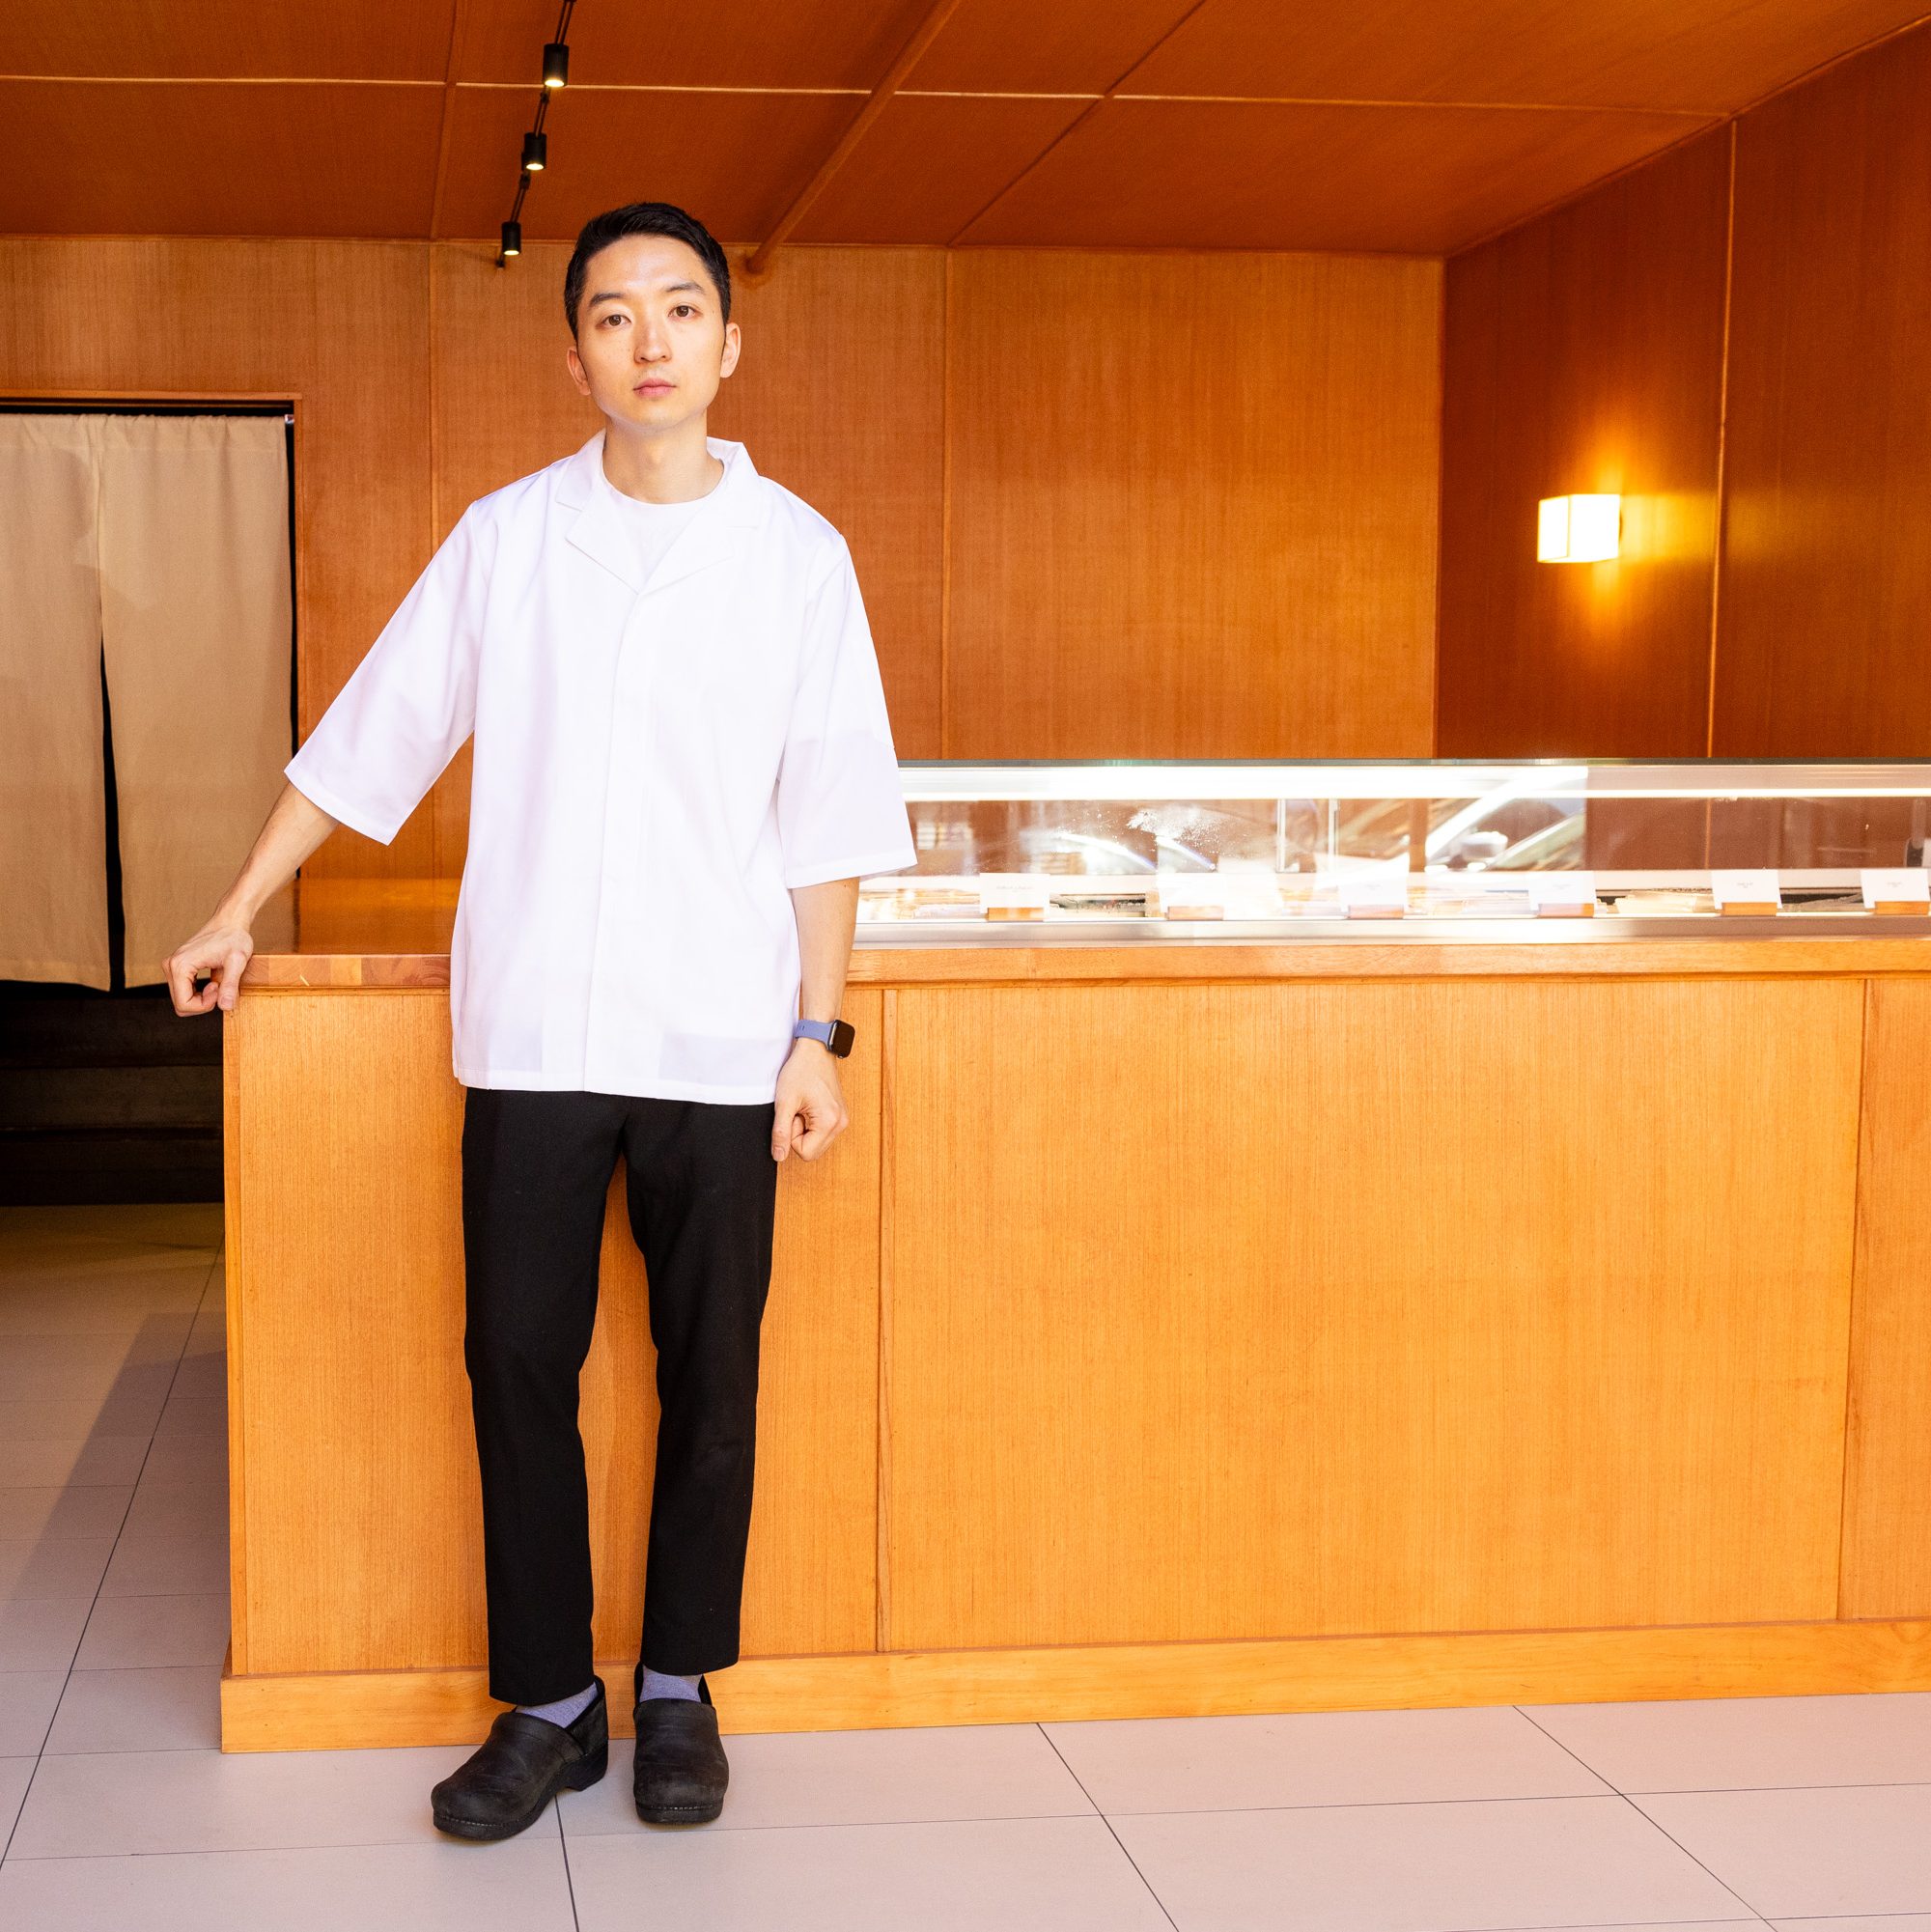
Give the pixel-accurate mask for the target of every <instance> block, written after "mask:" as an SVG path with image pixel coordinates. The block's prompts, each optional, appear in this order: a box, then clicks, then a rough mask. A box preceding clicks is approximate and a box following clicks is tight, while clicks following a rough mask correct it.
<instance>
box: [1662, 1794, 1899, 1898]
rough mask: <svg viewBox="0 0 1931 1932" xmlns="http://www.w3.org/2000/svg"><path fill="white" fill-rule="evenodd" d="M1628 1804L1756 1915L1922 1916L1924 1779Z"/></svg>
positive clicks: (1681, 1796) (1678, 1796)
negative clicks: (1693, 1857) (1721, 1882)
mask: <svg viewBox="0 0 1931 1932" xmlns="http://www.w3.org/2000/svg"><path fill="white" fill-rule="evenodd" d="M1634 1802H1635V1803H1636V1804H1637V1805H1639V1806H1641V1807H1642V1809H1643V1810H1644V1811H1646V1812H1647V1813H1648V1814H1649V1815H1650V1816H1651V1817H1652V1818H1654V1819H1655V1820H1656V1821H1657V1823H1658V1824H1659V1825H1661V1826H1662V1827H1663V1829H1664V1830H1665V1832H1667V1833H1668V1834H1669V1835H1670V1836H1671V1837H1672V1838H1674V1839H1676V1841H1677V1842H1678V1843H1679V1844H1681V1845H1683V1846H1684V1847H1685V1848H1686V1849H1687V1850H1689V1851H1690V1852H1691V1853H1692V1854H1693V1855H1694V1856H1695V1857H1696V1858H1698V1859H1700V1860H1701V1861H1702V1862H1703V1863H1704V1864H1706V1865H1708V1866H1709V1868H1710V1869H1711V1870H1712V1871H1713V1872H1715V1873H1716V1874H1717V1876H1718V1877H1719V1878H1721V1880H1722V1881H1723V1883H1724V1884H1725V1885H1727V1886H1729V1887H1730V1888H1731V1890H1734V1891H1735V1892H1737V1894H1738V1895H1739V1896H1740V1897H1742V1898H1744V1899H1746V1900H1747V1901H1748V1902H1749V1906H1750V1908H1751V1909H1752V1910H1753V1911H1755V1912H1759V1913H1761V1914H1762V1915H1763V1917H1764V1918H1824V1917H1832V1916H1835V1917H1852V1916H1856V1915H1860V1914H1869V1915H1876V1914H1881V1913H1890V1912H1916V1913H1926V1914H1931V1784H1861V1785H1834V1786H1825V1787H1822V1788H1819V1789H1811V1790H1798V1791H1683V1792H1673V1793H1656V1794H1652V1795H1650V1796H1648V1797H1643V1798H1637V1800H1635V1801H1634Z"/></svg>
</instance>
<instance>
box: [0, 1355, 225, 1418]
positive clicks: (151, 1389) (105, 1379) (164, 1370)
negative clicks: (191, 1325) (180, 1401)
mask: <svg viewBox="0 0 1931 1932" xmlns="http://www.w3.org/2000/svg"><path fill="white" fill-rule="evenodd" d="M176 1368H177V1362H176V1358H174V1357H173V1356H169V1357H167V1358H164V1359H162V1360H157V1361H86V1360H74V1361H70V1362H49V1363H48V1364H47V1365H46V1366H45V1367H44V1368H35V1367H32V1366H16V1365H15V1362H14V1351H13V1346H12V1343H11V1342H10V1343H9V1344H8V1345H7V1346H6V1347H4V1348H0V1410H5V1409H9V1408H13V1407H14V1406H15V1405H19V1406H20V1408H21V1410H22V1412H23V1413H29V1414H31V1413H32V1407H31V1406H32V1405H33V1404H36V1403H42V1402H47V1403H60V1404H63V1405H66V1413H67V1414H73V1413H75V1412H74V1410H73V1407H72V1405H74V1404H76V1403H78V1404H81V1405H83V1407H85V1406H86V1405H90V1404H91V1405H92V1407H93V1409H94V1412H95V1414H96V1415H97V1416H98V1417H104V1418H111V1421H110V1420H102V1421H99V1422H98V1423H90V1422H82V1423H80V1424H78V1425H77V1426H76V1425H74V1424H72V1423H69V1424H67V1425H66V1426H64V1427H58V1428H52V1429H49V1428H46V1427H44V1426H41V1427H36V1428H34V1429H31V1430H27V1429H22V1430H21V1433H22V1434H23V1435H35V1436H66V1435H74V1434H81V1433H85V1432H87V1431H89V1430H90V1429H92V1428H94V1427H97V1426H98V1427H101V1428H107V1429H111V1431H112V1433H113V1434H115V1435H130V1434H132V1433H133V1427H134V1426H138V1427H144V1428H152V1426H153V1423H154V1417H155V1416H156V1415H158V1414H160V1413H161V1404H162V1403H163V1402H164V1401H165V1400H166V1399H167V1393H168V1388H169V1386H170V1385H171V1384H172V1383H173V1381H174V1379H175V1373H176ZM197 1392H198V1393H205V1392H206V1391H197ZM137 1412H141V1413H145V1414H146V1415H147V1418H148V1419H147V1421H146V1422H145V1423H142V1424H138V1425H133V1426H130V1425H129V1424H128V1422H127V1421H126V1417H127V1416H129V1415H131V1414H135V1413H137Z"/></svg>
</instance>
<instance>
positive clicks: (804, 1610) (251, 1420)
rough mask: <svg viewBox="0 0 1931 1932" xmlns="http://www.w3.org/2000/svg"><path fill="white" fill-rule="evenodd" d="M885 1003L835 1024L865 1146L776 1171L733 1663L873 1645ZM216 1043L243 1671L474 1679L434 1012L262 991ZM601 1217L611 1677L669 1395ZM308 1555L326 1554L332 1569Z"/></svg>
mask: <svg viewBox="0 0 1931 1932" xmlns="http://www.w3.org/2000/svg"><path fill="white" fill-rule="evenodd" d="M848 1007H849V1010H850V1011H851V1013H852V1017H853V1020H854V1024H855V1026H856V1027H857V1029H858V1042H859V1044H858V1046H857V1047H856V1048H855V1049H854V1052H853V1056H852V1059H851V1061H850V1062H849V1063H848V1070H847V1071H846V1073H845V1075H844V1085H845V1092H846V1097H847V1100H848V1101H849V1103H850V1104H851V1108H852V1116H853V1118H852V1125H851V1126H850V1128H849V1129H848V1130H847V1132H846V1134H844V1136H843V1137H842V1139H841V1140H840V1142H839V1145H838V1147H837V1148H836V1149H835V1150H833V1152H832V1154H831V1155H829V1156H828V1157H827V1158H826V1160H825V1161H824V1162H822V1163H812V1162H786V1163H785V1167H784V1170H783V1171H782V1172H781V1174H780V1176H779V1184H778V1185H779V1192H778V1225H777V1250H776V1255H775V1258H774V1262H773V1268H772V1282H771V1294H770V1304H769V1306H768V1308H767V1311H766V1317H765V1330H764V1336H765V1350H764V1365H763V1374H762V1388H761V1397H760V1423H759V1474H758V1499H757V1504H756V1512H755V1516H754V1520H753V1525H752V1536H751V1550H750V1555H749V1561H748V1566H747V1572H746V1583H745V1608H744V1646H745V1650H746V1653H747V1654H749V1655H767V1656H770V1655H794V1654H798V1653H804V1652H824V1651H851V1650H862V1649H869V1648H870V1647H871V1645H872V1643H873V1640H874V1636H875V1610H874V1603H875V1595H874V1592H875V1581H874V1580H875V1576H876V1566H877V1500H876V1498H877V1470H878V1462H877V1457H878V1425H877V1386H878V1279H879V1269H878V1258H879V1191H878V1189H879V1184H878V1169H879V1131H880V1130H879V1069H880V1066H881V1063H882V1060H881V1047H880V1031H881V1028H880V1013H881V1008H882V994H878V993H876V992H859V993H856V994H854V996H853V998H852V1000H851V1001H850V1002H848ZM230 1024H231V1026H233V1027H236V1028H238V1029H239V1031H238V1033H236V1035H235V1036H234V1037H233V1038H232V1039H231V1040H230V1043H229V1069H230V1079H229V1108H230V1112H229V1119H228V1131H229V1146H230V1149H231V1153H232V1154H233V1155H234V1159H233V1161H232V1162H231V1166H230V1172H229V1187H228V1213H229V1226H230V1230H231V1247H230V1254H231V1262H230V1274H229V1283H230V1286H229V1295H230V1307H231V1311H232V1313H231V1319H232V1322H233V1324H234V1326H233V1329H232V1330H231V1333H232V1337H233V1339H232V1340H231V1355H230V1364H229V1372H230V1395H231V1401H232V1404H233V1410H232V1417H231V1432H230V1440H231V1453H232V1458H233V1466H234V1467H233V1474H234V1485H235V1488H234V1493H235V1501H236V1512H237V1521H238V1526H239V1527H238V1533H237V1535H236V1538H235V1544H234V1552H233V1556H234V1595H235V1604H236V1621H235V1658H234V1667H235V1668H236V1669H237V1670H238V1671H252V1672H257V1673H263V1672H267V1673H272V1672H275V1671H277V1670H286V1669H295V1668H299V1669H323V1670H354V1669H363V1668H374V1667H382V1666H386V1667H390V1668H396V1667H405V1668H414V1669H432V1668H436V1667H443V1666H459V1665H473V1664H477V1663H480V1662H481V1661H482V1659H483V1656H484V1621H483V1577H482V1527H481V1518H480V1513H479V1508H480V1505H479V1503H478V1499H477V1494H476V1473H475V1450H474V1446H473V1440H472V1436H471V1424H470V1417H469V1394H468V1383H467V1380H466V1378H465V1376H464V1373H463V1366H462V1322H463V1314H462V1307H463V1295H462V1221H461V1206H460V1195H461V1190H460V1182H459V1166H458V1148H459V1146H460V1141H461V1134H462V1090H461V1088H459V1087H458V1086H457V1084H456V1082H455V1080H454V1078H452V1076H451V1074H450V1069H449V1002H448V996H447V994H446V993H444V992H441V991H434V990H432V991H426V992H420V993H413V992H394V993H383V994H365V995H359V996H356V997H344V996H342V995H339V994H287V995H280V994H277V995H264V996H259V997H253V998H250V999H247V1000H244V1001H243V1002H242V1004H241V1006H240V1007H239V1008H238V1011H237V1013H236V1015H235V1017H234V1018H233V1020H231V1022H230ZM345 1118H352V1120H353V1123H354V1124H353V1128H352V1131H351V1130H350V1128H348V1127H347V1126H345V1124H344V1123H345ZM264 1123H267V1125H266V1126H265V1125H264ZM350 1144H352V1145H353V1147H354V1148H355V1149H356V1150H357V1158H356V1159H355V1161H354V1162H351V1163H350V1164H349V1165H348V1166H346V1167H345V1165H344V1164H343V1162H341V1160H340V1159H339V1158H337V1156H338V1154H339V1150H340V1149H341V1148H342V1147H344V1146H346V1145H350ZM324 1172H326V1173H327V1175H328V1176H329V1187H328V1188H327V1189H326V1190H322V1192H321V1193H318V1191H317V1189H316V1185H315V1183H316V1177H317V1176H319V1175H321V1174H322V1173H324ZM611 1208H612V1216H613V1219H612V1223H611V1225H610V1226H609V1228H608V1230H607V1232H606V1236H605V1242H604V1268H603V1275H602V1297H601V1304H600V1310H599V1318H598V1326H597V1333H596V1338H595V1340H594V1342H593V1344H592V1348H591V1353H590V1358H589V1361H588V1362H587V1363H586V1365H585V1368H584V1375H583V1391H584V1406H583V1431H584V1442H585V1452H586V1460H587V1463H588V1467H589V1470H590V1486H591V1510H592V1517H591V1520H592V1546H593V1551H594V1554H595V1561H596V1567H597V1575H598V1592H597V1595H598V1609H597V1638H598V1655H599V1657H600V1658H606V1659H608V1658H618V1659H624V1660H626V1661H628V1660H630V1659H632V1658H634V1656H635V1652H636V1639H637V1627H638V1622H639V1619H640V1616H641V1610H642V1585H643V1567H642V1550H643V1540H642V1539H643V1535H644V1530H645V1526H646V1522H647V1498H648V1496H649V1487H650V1480H651V1470H652V1442H653V1439H654V1431H655V1428H656V1403H655V1396H654V1394H653V1392H652V1382H651V1377H652V1373H653V1369H652V1357H651V1355H650V1350H649V1330H648V1317H647V1313H646V1307H645V1301H644V1278H643V1266H642V1262H641V1261H640V1259H639V1258H638V1256H637V1253H636V1249H635V1247H634V1246H633V1245H632V1243H631V1242H630V1236H629V1233H628V1231H627V1223H626V1222H625V1220H624V1210H623V1201H622V1194H621V1190H616V1189H613V1191H612V1201H611ZM318 1307H326V1308H327V1309H328V1310H329V1319H328V1321H327V1322H326V1323H325V1324H322V1325H318V1324H317V1322H316V1320H315V1317H314V1310H315V1309H317V1308H318ZM318 1444H323V1445H325V1447H323V1449H322V1452H321V1453H318ZM344 1471H348V1472H349V1474H348V1479H346V1480H345V1479H344V1473H343V1472H344ZM323 1475H326V1476H327V1480H326V1481H323V1480H321V1478H322V1476H323ZM318 1550H325V1551H328V1552H330V1553H332V1554H331V1556H330V1560H329V1561H328V1562H326V1563H324V1564H322V1565H321V1566H320V1567H318V1565H317V1562H316V1552H317V1551H318Z"/></svg>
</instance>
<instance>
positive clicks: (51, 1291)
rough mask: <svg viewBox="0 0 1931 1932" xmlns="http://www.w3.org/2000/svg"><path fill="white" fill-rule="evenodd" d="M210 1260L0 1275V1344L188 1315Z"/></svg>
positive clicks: (114, 1330) (123, 1329) (105, 1331)
mask: <svg viewBox="0 0 1931 1932" xmlns="http://www.w3.org/2000/svg"><path fill="white" fill-rule="evenodd" d="M209 1266H210V1264H209V1263H208V1262H207V1261H206V1260H204V1259H199V1258H195V1259H190V1260H189V1261H188V1262H187V1263H186V1264H185V1265H182V1264H179V1263H177V1264H174V1265H171V1266H165V1267H157V1268H143V1269H140V1270H139V1271H137V1272H127V1271H117V1272H116V1273H114V1274H103V1273H99V1272H97V1271H93V1270H88V1271H71V1272H69V1271H64V1272H60V1273H53V1272H44V1273H42V1272H36V1273H33V1274H26V1275H21V1274H0V1344H4V1342H5V1341H6V1339H7V1338H8V1337H9V1336H12V1335H17V1334H46V1335H126V1334H128V1333H130V1332H131V1331H133V1330H136V1329H138V1328H140V1326H141V1325H142V1324H143V1323H144V1322H145V1321H146V1320H147V1318H148V1317H149V1316H150V1315H186V1316H188V1317H189V1318H190V1320H191V1319H192V1317H193V1315H194V1312H195V1310H196V1309H197V1308H198V1307H199V1306H200V1304H201V1300H202V1290H203V1289H204V1288H205V1287H206V1286H207V1285H208V1274H209Z"/></svg>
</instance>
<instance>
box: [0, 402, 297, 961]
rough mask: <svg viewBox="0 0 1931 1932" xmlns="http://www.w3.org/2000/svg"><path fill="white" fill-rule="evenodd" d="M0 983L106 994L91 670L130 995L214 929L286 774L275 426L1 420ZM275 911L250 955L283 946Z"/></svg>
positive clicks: (285, 923) (265, 420)
mask: <svg viewBox="0 0 1931 1932" xmlns="http://www.w3.org/2000/svg"><path fill="white" fill-rule="evenodd" d="M0 506H4V514H0V610H4V612H5V613H6V614H5V616H4V618H0V810H4V813H5V818H4V821H0V834H3V835H0V976H5V977H8V978H14V979H54V980H75V981H79V982H80V983H82V984H83V985H88V986H103V987H104V986H106V985H107V984H108V959H107V912H106V868H105V861H104V858H103V854H102V841H103V838H104V835H105V834H104V811H105V806H104V798H103V784H104V774H103V772H102V769H101V752H100V729H101V718H100V697H99V689H100V666H101V663H102V661H103V653H104V661H105V665H106V672H107V692H108V706H109V710H110V714H111V715H112V719H113V738H114V770H115V781H116V791H117V798H118V806H119V817H120V834H121V867H122V885H121V896H122V904H123V907H124V909H125V910H126V921H127V930H126V962H125V964H126V980H127V984H128V985H129V986H140V985H145V984H148V983H151V982H153V981H155V980H158V979H159V978H160V977H161V963H162V962H163V960H165V958H166V957H167V955H168V953H169V952H170V951H171V950H172V949H173V948H174V946H175V945H176V944H178V943H179V942H180V941H181V940H182V938H186V937H187V935H188V934H189V933H191V932H193V931H194V929H195V928H196V927H197V926H199V925H200V924H201V922H202V920H203V919H205V918H206V917H207V916H208V914H209V912H210V910H213V906H214V902H215V900H216V899H217V898H218V897H219V896H220V894H221V892H222V890H223V889H224V888H225V887H226V886H227V884H228V882H230V880H232V879H233V878H234V876H235V872H236V869H237V868H238V866H239V864H240V862H241V859H242V856H243V855H244V854H245V853H246V852H247V849H248V845H249V841H250V840H251V839H252V838H253V836H254V834H255V832H256V831H257V829H258V828H259V827H260V826H261V823H262V819H263V817H264V816H265V814H266V811H267V809H268V806H269V805H270V803H272V802H273V799H274V797H275V794H276V792H277V791H278V790H279V788H280V785H281V772H282V767H283V766H284V765H285V764H286V763H287V762H288V757H289V751H290V731H289V634H290V613H291V587H290V582H289V539H288V515H289V477H288V464H287V460H286V455H285V442H284V436H283V426H282V423H281V420H280V418H279V417H261V416H115V415H105V414H92V415H80V414H76V415H71V416H67V415H23V414H14V415H0ZM290 933H291V919H290V908H289V901H288V895H287V894H284V895H282V898H281V900H280V901H279V902H278V903H277V904H276V905H275V906H274V907H273V908H271V909H270V910H268V911H267V912H266V913H265V914H264V917H263V919H262V920H261V922H260V923H259V924H258V925H257V927H256V932H255V940H256V944H257V945H258V946H259V947H261V948H263V949H264V950H266V949H267V948H269V947H271V946H276V945H287V944H288V942H289V938H290Z"/></svg>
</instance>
